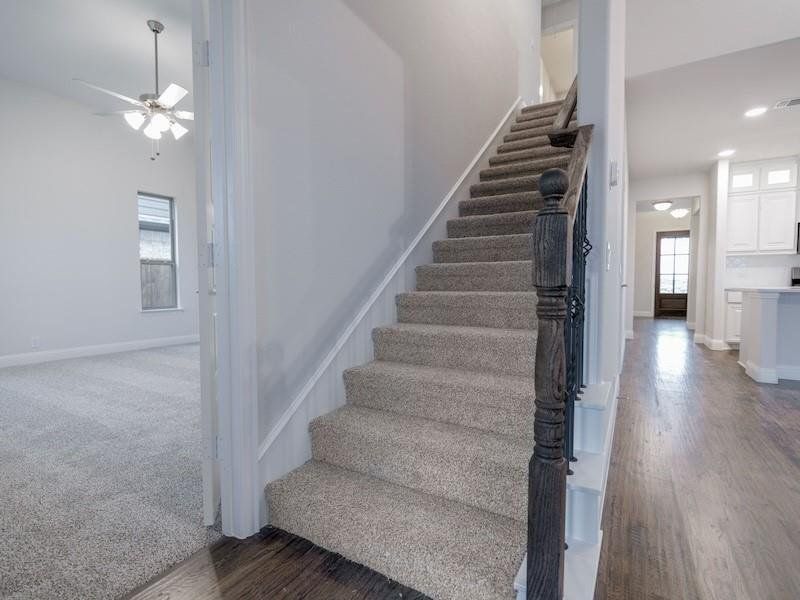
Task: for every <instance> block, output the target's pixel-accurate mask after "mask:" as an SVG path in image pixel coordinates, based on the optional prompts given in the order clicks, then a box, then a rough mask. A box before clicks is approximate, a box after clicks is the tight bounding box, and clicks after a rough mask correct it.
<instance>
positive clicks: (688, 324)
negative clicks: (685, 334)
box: [686, 321, 695, 331]
mask: <svg viewBox="0 0 800 600" xmlns="http://www.w3.org/2000/svg"><path fill="white" fill-rule="evenodd" d="M686 328H687V329H689V330H691V331H694V329H695V327H694V321H691V322H690V321H686Z"/></svg>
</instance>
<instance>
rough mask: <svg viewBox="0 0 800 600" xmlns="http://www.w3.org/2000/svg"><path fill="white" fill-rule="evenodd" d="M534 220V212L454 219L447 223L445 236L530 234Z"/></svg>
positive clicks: (526, 211)
mask: <svg viewBox="0 0 800 600" xmlns="http://www.w3.org/2000/svg"><path fill="white" fill-rule="evenodd" d="M535 218H536V211H535V210H525V211H520V212H513V213H500V214H495V215H475V216H472V217H456V218H455V219H449V220H448V221H447V236H448V237H450V238H464V237H478V236H486V235H490V236H496V235H513V234H520V233H530V231H531V226H532V225H533V220H534V219H535Z"/></svg>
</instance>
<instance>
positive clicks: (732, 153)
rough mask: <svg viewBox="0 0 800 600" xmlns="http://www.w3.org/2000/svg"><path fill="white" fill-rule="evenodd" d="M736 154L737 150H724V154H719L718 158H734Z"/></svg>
mask: <svg viewBox="0 0 800 600" xmlns="http://www.w3.org/2000/svg"><path fill="white" fill-rule="evenodd" d="M734 154H736V150H723V151H722V152H720V153H718V154H717V156H719V157H720V158H728V157H729V156H733V155H734Z"/></svg>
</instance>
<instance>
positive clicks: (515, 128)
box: [503, 119, 578, 142]
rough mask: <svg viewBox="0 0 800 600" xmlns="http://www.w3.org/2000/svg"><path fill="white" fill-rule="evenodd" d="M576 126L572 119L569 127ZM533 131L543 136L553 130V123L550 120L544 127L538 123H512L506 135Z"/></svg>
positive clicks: (575, 120)
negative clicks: (539, 132) (509, 131)
mask: <svg viewBox="0 0 800 600" xmlns="http://www.w3.org/2000/svg"><path fill="white" fill-rule="evenodd" d="M577 124H578V120H577V119H572V120H571V121H570V122H569V126H570V127H574V126H575V125H577ZM534 130H539V131H542V132H543V133H545V134H547V133H550V132H551V131H552V130H553V121H552V120H551V122H550V123H547V124H546V125H541V124H540V123H537V122H536V121H522V122H517V123H513V124H512V125H511V133H509V134H508V135H513V134H516V133H522V132H526V131H528V132H530V131H534ZM503 141H504V142H510V141H512V140H507V139H504V140H503Z"/></svg>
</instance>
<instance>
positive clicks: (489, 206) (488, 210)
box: [458, 192, 544, 217]
mask: <svg viewBox="0 0 800 600" xmlns="http://www.w3.org/2000/svg"><path fill="white" fill-rule="evenodd" d="M543 206H544V200H543V199H542V196H541V194H539V192H521V193H518V194H499V195H497V196H487V197H486V198H475V199H472V200H462V201H461V202H459V203H458V214H459V216H462V217H477V216H482V215H497V214H502V213H515V212H526V211H531V210H539V209H540V208H542V207H543Z"/></svg>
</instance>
